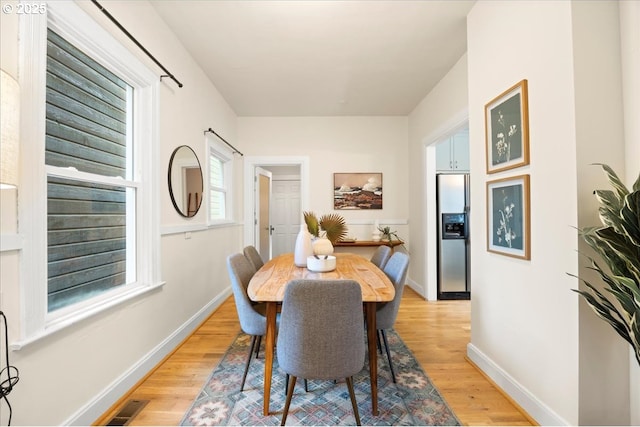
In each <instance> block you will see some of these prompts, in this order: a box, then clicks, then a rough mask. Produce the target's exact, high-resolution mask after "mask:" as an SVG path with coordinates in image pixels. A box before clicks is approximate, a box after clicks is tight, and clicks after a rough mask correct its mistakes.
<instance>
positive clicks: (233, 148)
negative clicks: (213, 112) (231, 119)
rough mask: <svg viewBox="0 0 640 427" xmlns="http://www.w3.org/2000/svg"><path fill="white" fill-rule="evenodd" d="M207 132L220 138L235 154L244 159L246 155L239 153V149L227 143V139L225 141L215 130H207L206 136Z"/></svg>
mask: <svg viewBox="0 0 640 427" xmlns="http://www.w3.org/2000/svg"><path fill="white" fill-rule="evenodd" d="M207 132H211V133H212V134H214V135H215V136H217V137H218V138H220V139H221V140H222V142H224V143H225V144H227V145H228V146H229V147H231V149H232V150H233V152H234V153H238V154H240V155H241V156H243V157H244V154H242V153H241V152H239V151H238V149H237V148H236V147H234V146H233V145H231V144H229V143H228V142H227V140H226V139H224V138H223V137H221V136H220V135H218V133H217V132H216V131H215V130H213V129H211V128H209V129H207V130H205V131H204V133H205V134H206V133H207Z"/></svg>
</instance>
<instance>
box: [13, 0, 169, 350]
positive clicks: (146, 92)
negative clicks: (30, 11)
mask: <svg viewBox="0 0 640 427" xmlns="http://www.w3.org/2000/svg"><path fill="white" fill-rule="evenodd" d="M29 18H30V19H27V20H24V22H22V23H21V26H22V30H21V38H22V41H23V43H22V44H21V49H24V50H25V52H24V53H23V54H22V55H21V57H22V58H23V62H22V63H21V69H22V70H23V72H22V78H21V84H22V86H23V87H25V86H26V87H28V90H26V93H27V94H28V95H27V96H25V97H24V98H23V104H24V109H23V111H26V112H27V115H26V117H25V118H24V119H25V122H27V123H29V124H30V125H29V126H28V127H24V128H23V129H22V130H23V132H22V135H21V140H22V144H23V147H24V150H25V151H24V152H25V153H28V158H29V170H28V173H27V174H25V175H24V176H25V180H24V182H23V183H21V187H22V188H21V192H22V196H21V203H22V204H23V206H24V207H25V208H24V209H23V210H22V211H21V213H20V233H21V235H23V236H24V241H25V245H24V247H23V251H22V252H23V256H22V257H21V259H22V267H21V281H20V286H21V292H20V295H21V298H22V302H23V303H22V307H23V309H22V313H21V317H22V319H23V321H24V327H23V331H24V332H23V335H22V337H21V340H20V342H19V343H18V344H17V346H18V348H19V347H20V346H21V345H24V344H25V343H28V342H31V341H34V340H36V339H38V338H39V337H40V336H45V335H48V334H50V333H52V332H55V331H57V330H59V329H62V328H63V327H65V326H67V325H70V324H73V323H75V322H76V321H78V320H80V319H83V318H86V317H88V316H90V315H92V314H94V313H97V312H99V311H102V310H104V309H106V308H108V307H111V306H113V305H114V304H117V303H119V302H121V301H124V300H126V299H129V298H131V297H132V296H135V295H139V294H141V293H144V292H147V291H149V290H151V289H153V288H155V287H157V286H160V285H161V284H162V283H161V281H160V265H159V260H160V252H159V246H160V244H159V238H160V232H159V215H158V210H159V209H158V204H159V198H158V193H157V192H158V183H157V179H156V178H157V175H158V174H157V172H156V171H157V167H158V161H157V156H158V150H157V145H158V144H157V141H156V140H157V137H156V135H157V131H156V127H157V106H156V104H157V101H158V86H159V77H158V75H157V73H155V72H153V71H151V70H149V69H148V68H147V67H146V66H145V65H143V63H142V62H141V61H140V60H139V59H138V58H137V56H135V55H134V54H133V53H132V52H131V51H130V50H129V49H128V48H127V47H125V46H123V45H122V44H121V43H120V42H119V41H118V40H117V39H116V38H114V37H113V36H112V35H111V34H110V33H109V32H108V31H107V30H105V29H104V28H103V27H101V26H100V25H98V24H97V23H96V22H95V21H93V20H92V18H91V17H90V16H89V15H87V14H86V13H85V12H84V11H83V10H82V9H81V8H80V7H79V6H78V5H77V4H76V3H74V2H49V3H47V14H46V16H39V17H35V16H34V17H31V16H30V17H29ZM114 31H117V29H114ZM45 76H46V77H45Z"/></svg>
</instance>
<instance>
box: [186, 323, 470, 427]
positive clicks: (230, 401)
mask: <svg viewBox="0 0 640 427" xmlns="http://www.w3.org/2000/svg"><path fill="white" fill-rule="evenodd" d="M387 338H388V341H389V346H390V350H391V357H392V360H393V363H394V368H395V372H396V380H397V383H396V384H394V383H393V381H392V379H391V372H390V371H389V366H388V364H387V358H386V355H381V354H379V353H378V412H379V415H378V416H375V417H374V416H373V415H372V414H371V396H370V393H371V388H370V386H369V369H368V366H369V362H368V361H365V364H364V366H363V369H362V371H360V373H359V374H357V375H356V376H354V388H355V393H356V401H357V402H358V410H359V412H360V419H361V422H362V425H387V426H390V425H461V424H460V421H459V420H458V419H457V418H456V416H455V415H454V413H453V412H452V411H451V409H450V408H449V406H448V405H447V404H446V402H445V401H444V399H443V398H442V397H441V396H440V394H439V393H438V391H437V390H436V389H435V387H434V386H433V384H432V383H431V381H430V380H429V378H428V377H427V375H426V374H425V373H424V371H423V370H422V368H421V367H420V365H419V364H418V362H417V361H416V359H415V358H414V357H413V354H412V353H411V351H409V349H408V348H407V346H406V345H405V344H404V342H402V340H401V339H400V337H399V336H398V334H397V333H396V332H395V331H393V330H389V331H387ZM250 341H251V340H250V337H249V336H248V335H245V334H240V335H238V338H237V339H236V340H235V341H234V343H233V344H232V345H231V347H230V348H229V350H228V351H227V353H226V355H225V356H224V357H223V359H222V361H221V362H220V364H219V365H218V366H217V367H216V368H215V369H214V370H213V373H212V374H211V376H210V377H209V379H208V380H207V383H206V384H205V386H204V387H203V389H202V391H201V392H200V394H199V395H198V397H197V398H196V401H195V402H194V403H193V405H192V406H191V408H190V409H189V410H188V411H187V413H186V414H185V416H184V417H183V419H182V421H181V423H180V425H188V426H200V425H209V426H211V425H252V426H253V425H264V426H270V425H280V419H281V417H282V409H283V408H284V402H285V397H286V396H285V374H284V373H283V372H282V371H281V370H280V369H279V368H278V365H277V358H276V357H274V366H273V379H272V381H271V404H270V408H271V415H269V416H267V417H265V416H263V415H262V392H263V390H262V389H263V382H262V377H263V375H264V357H263V356H264V346H263V348H262V349H261V351H260V356H259V358H258V359H255V358H254V359H252V361H251V366H250V368H249V374H248V375H247V382H246V384H245V387H244V391H243V392H241V391H240V382H241V381H242V373H243V371H244V364H245V361H246V355H247V351H249V344H250ZM308 388H309V391H308V392H305V391H304V381H303V380H302V379H298V381H297V383H296V390H295V393H294V395H293V399H292V400H291V407H290V408H289V415H288V417H287V425H310V426H321V425H325V426H326V425H331V426H333V425H355V418H354V416H353V410H352V408H351V401H350V399H349V391H348V389H347V385H346V383H345V381H344V379H341V380H338V381H337V382H336V383H334V382H333V381H318V380H309V381H308Z"/></svg>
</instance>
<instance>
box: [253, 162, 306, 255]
mask: <svg viewBox="0 0 640 427" xmlns="http://www.w3.org/2000/svg"><path fill="white" fill-rule="evenodd" d="M245 162H246V163H245V191H244V196H245V198H244V200H245V202H244V206H245V210H244V218H245V225H246V226H245V227H244V230H245V233H244V244H245V246H246V245H254V246H255V247H256V248H258V250H259V252H260V255H261V256H262V258H263V259H264V260H265V261H266V260H269V259H271V258H273V257H275V256H277V255H280V254H282V253H286V252H293V246H294V243H295V238H296V236H297V234H298V231H299V227H300V222H301V221H302V212H303V211H304V210H308V206H309V202H308V201H309V197H308V191H307V188H308V182H309V180H308V170H309V168H308V158H307V157H247V158H246V159H245ZM258 171H262V172H260V173H261V174H263V175H265V174H270V175H271V179H270V189H269V191H268V196H266V197H267V199H265V191H264V187H265V186H266V181H262V179H264V178H258V175H257V174H258ZM261 176H262V175H261ZM254 177H255V178H254ZM261 181H262V182H263V184H262V185H260V182H261ZM260 187H263V190H261V189H260ZM261 195H262V197H261ZM265 205H268V206H269V208H268V211H269V213H268V218H269V219H268V220H267V221H266V222H268V224H267V223H265V220H264V218H265V217H266V215H265ZM261 211H262V215H261ZM265 239H266V241H267V242H268V244H267V243H265ZM267 247H268V249H266V248H267Z"/></svg>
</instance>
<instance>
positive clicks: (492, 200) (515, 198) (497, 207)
mask: <svg viewBox="0 0 640 427" xmlns="http://www.w3.org/2000/svg"><path fill="white" fill-rule="evenodd" d="M529 200H530V197H529V175H520V176H514V177H509V178H503V179H498V180H494V181H489V182H487V250H488V251H489V252H495V253H498V254H502V255H506V256H511V257H514V258H521V259H531V254H530V247H531V242H530V236H531V232H530V206H529Z"/></svg>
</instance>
